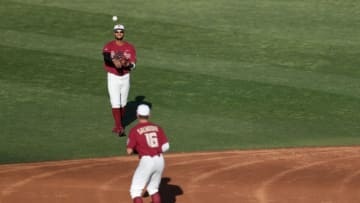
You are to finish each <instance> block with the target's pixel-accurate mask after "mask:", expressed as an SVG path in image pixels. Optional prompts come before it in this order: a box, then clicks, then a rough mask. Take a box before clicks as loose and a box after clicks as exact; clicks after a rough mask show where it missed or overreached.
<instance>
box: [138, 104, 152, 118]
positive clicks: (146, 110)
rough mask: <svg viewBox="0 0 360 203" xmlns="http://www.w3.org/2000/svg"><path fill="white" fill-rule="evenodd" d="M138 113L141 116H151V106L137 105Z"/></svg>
mask: <svg viewBox="0 0 360 203" xmlns="http://www.w3.org/2000/svg"><path fill="white" fill-rule="evenodd" d="M136 113H137V114H138V115H140V116H149V115H150V107H149V106H148V105H146V104H140V105H139V106H138V107H137V110H136Z"/></svg>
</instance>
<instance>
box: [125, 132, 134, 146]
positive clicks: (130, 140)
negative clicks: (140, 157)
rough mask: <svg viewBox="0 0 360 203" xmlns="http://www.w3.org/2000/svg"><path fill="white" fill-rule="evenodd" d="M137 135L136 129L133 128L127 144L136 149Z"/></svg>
mask: <svg viewBox="0 0 360 203" xmlns="http://www.w3.org/2000/svg"><path fill="white" fill-rule="evenodd" d="M135 136H136V132H135V131H134V130H131V131H130V133H129V137H128V140H127V144H126V147H127V148H131V149H135V146H136V139H135Z"/></svg>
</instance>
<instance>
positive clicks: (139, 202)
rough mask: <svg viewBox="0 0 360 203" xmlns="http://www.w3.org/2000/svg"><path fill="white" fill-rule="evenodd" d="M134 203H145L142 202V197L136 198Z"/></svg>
mask: <svg viewBox="0 0 360 203" xmlns="http://www.w3.org/2000/svg"><path fill="white" fill-rule="evenodd" d="M133 203H143V201H142V199H141V197H135V198H134V199H133Z"/></svg>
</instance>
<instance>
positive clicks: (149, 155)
mask: <svg viewBox="0 0 360 203" xmlns="http://www.w3.org/2000/svg"><path fill="white" fill-rule="evenodd" d="M136 112H137V118H138V124H137V125H136V126H134V127H133V128H132V129H131V130H130V133H129V137H128V140H127V153H128V154H129V155H130V154H132V153H134V152H135V151H136V152H137V153H138V155H139V158H140V161H139V164H138V166H137V168H136V170H135V173H134V176H133V178H132V181H131V186H130V196H131V198H132V199H133V203H142V202H143V201H142V198H141V197H142V191H143V189H144V188H145V187H146V185H147V187H146V190H147V192H148V193H149V195H150V196H151V200H152V203H161V199H160V194H159V185H160V181H161V176H162V173H163V170H164V167H165V161H164V157H163V155H162V153H163V152H166V151H167V150H169V148H170V145H169V142H168V139H167V137H166V135H165V133H164V131H163V129H162V128H161V127H160V126H159V125H157V124H154V123H152V122H150V121H149V116H150V108H149V106H148V105H146V104H141V105H139V106H138V108H137V111H136Z"/></svg>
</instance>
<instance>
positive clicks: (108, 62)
mask: <svg viewBox="0 0 360 203" xmlns="http://www.w3.org/2000/svg"><path fill="white" fill-rule="evenodd" d="M103 56H104V63H105V65H107V66H109V67H114V68H115V64H114V62H113V59H112V58H111V54H110V53H109V52H104V53H103Z"/></svg>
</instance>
